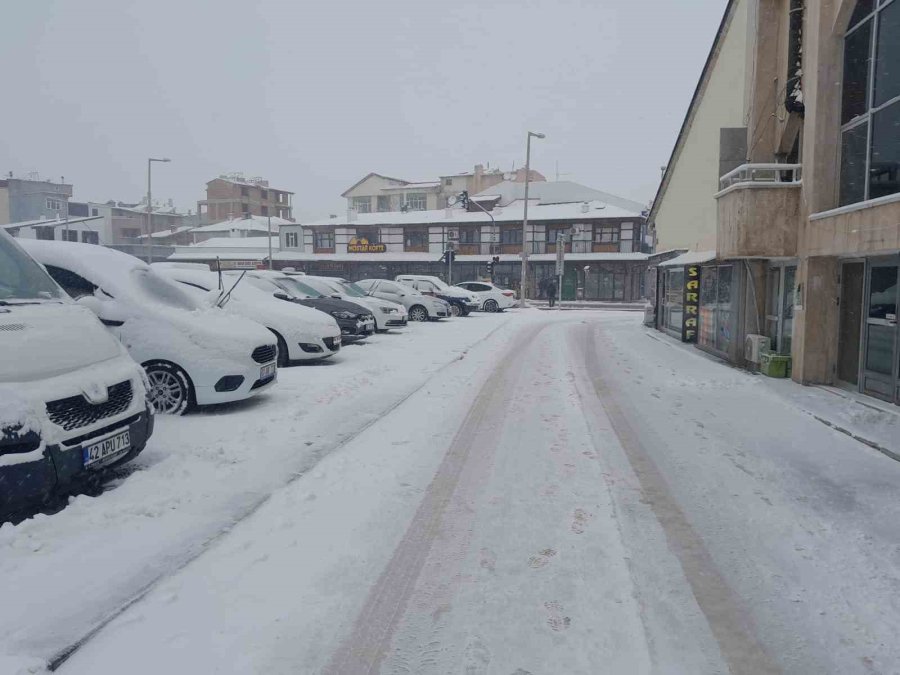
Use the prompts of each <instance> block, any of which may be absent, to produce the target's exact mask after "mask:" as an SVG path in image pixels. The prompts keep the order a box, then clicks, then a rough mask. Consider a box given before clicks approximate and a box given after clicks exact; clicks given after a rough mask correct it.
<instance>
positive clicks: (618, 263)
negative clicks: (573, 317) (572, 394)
mask: <svg viewBox="0 0 900 675" xmlns="http://www.w3.org/2000/svg"><path fill="white" fill-rule="evenodd" d="M495 187H496V186H495ZM489 191H490V189H489ZM486 208H488V212H487V213H485V212H484V211H482V210H480V209H477V208H475V209H473V210H469V211H467V210H465V209H464V208H461V207H456V208H445V209H432V210H424V211H405V212H398V211H392V212H382V213H378V212H376V213H368V214H363V213H356V212H354V211H351V212H350V214H349V216H348V217H343V218H338V217H333V218H329V219H326V220H322V221H316V222H309V223H304V224H302V225H301V224H297V223H283V224H282V225H281V228H280V238H279V241H278V246H277V247H276V250H275V251H274V252H273V255H272V264H273V266H274V267H276V268H284V267H293V268H295V269H298V270H300V271H305V272H308V273H315V274H328V275H332V276H344V277H347V278H349V279H353V280H357V279H363V278H372V277H376V278H392V277H394V276H397V275H399V274H433V275H437V276H440V277H442V278H444V279H445V280H447V281H452V280H456V281H461V280H463V279H479V278H481V279H484V278H487V277H488V276H489V272H488V262H489V261H491V260H492V259H493V258H494V257H497V258H498V259H499V262H498V264H497V265H496V266H495V269H494V280H495V281H496V282H497V283H499V284H501V285H504V286H508V287H511V288H516V289H518V288H520V285H521V278H520V275H521V252H522V249H523V245H522V235H523V227H522V221H523V215H524V203H523V202H522V201H521V200H513V201H512V202H509V203H504V204H503V205H499V204H497V203H496V200H495V201H494V202H491V203H489V204H488V206H487V207H486ZM528 216H529V221H528V229H527V233H526V237H525V244H526V247H527V250H528V252H529V260H530V276H531V278H532V282H533V287H535V288H537V287H539V282H540V281H541V280H542V279H544V278H546V277H553V276H555V275H556V256H557V252H556V249H557V246H558V245H559V244H558V242H560V241H562V240H561V239H560V236H561V235H563V234H566V235H569V234H570V233H572V239H571V241H568V242H567V243H566V245H565V246H566V256H565V257H566V262H565V268H564V269H565V271H564V275H563V297H564V298H566V299H576V298H584V299H589V300H606V301H619V302H633V301H636V300H638V299H640V298H641V297H643V295H644V292H645V276H646V275H645V272H646V269H647V261H648V258H649V255H648V252H647V251H646V249H645V246H644V243H643V242H644V237H645V218H644V215H643V214H642V213H641V212H640V211H639V210H629V209H626V208H623V207H620V206H615V205H613V204H610V203H608V202H603V201H598V200H594V201H571V202H565V203H556V202H554V203H549V204H544V203H542V202H541V200H540V199H537V198H536V199H533V200H529V214H528ZM219 243H221V240H220V241H219ZM247 243H248V242H242V243H241V245H240V246H239V247H236V250H235V251H234V253H233V255H234V256H238V258H237V259H239V260H241V261H243V262H244V263H247V264H250V263H249V262H248V261H252V260H255V261H256V264H260V265H265V264H268V253H267V251H266V250H265V249H264V248H263V247H262V246H260V247H258V248H257V249H256V250H253V249H252V248H250V247H249V246H248V245H247ZM447 250H453V251H454V253H455V255H456V258H455V261H454V263H453V265H452V268H451V266H449V265H447V264H446V263H445V262H442V261H441V258H442V256H443V254H444V252H445V251H447ZM215 253H216V252H215V251H213V250H212V249H210V248H208V247H204V248H202V249H201V248H199V247H179V248H178V249H177V250H176V255H175V256H174V257H173V259H176V260H193V261H205V262H209V260H212V259H214V256H215ZM218 253H219V254H222V253H229V255H230V254H231V253H230V252H223V251H218Z"/></svg>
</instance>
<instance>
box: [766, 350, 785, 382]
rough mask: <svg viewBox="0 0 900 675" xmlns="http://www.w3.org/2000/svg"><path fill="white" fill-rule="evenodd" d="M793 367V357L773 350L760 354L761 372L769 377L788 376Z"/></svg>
mask: <svg viewBox="0 0 900 675" xmlns="http://www.w3.org/2000/svg"><path fill="white" fill-rule="evenodd" d="M790 368H791V357H790V356H782V355H781V354H775V353H773V352H763V353H762V354H760V355H759V372H761V373H762V374H763V375H768V376H769V377H787V376H788V372H790Z"/></svg>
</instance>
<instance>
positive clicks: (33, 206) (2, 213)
mask: <svg viewBox="0 0 900 675" xmlns="http://www.w3.org/2000/svg"><path fill="white" fill-rule="evenodd" d="M71 197H72V184H71V183H66V182H65V180H64V179H61V180H60V181H59V182H56V181H53V180H42V179H41V178H40V177H39V176H38V175H37V174H29V175H28V176H27V177H26V178H15V177H14V176H13V174H12V172H10V173H9V175H8V176H7V177H6V178H3V179H2V180H0V225H5V224H7V223H20V222H25V221H32V220H40V219H54V218H59V219H60V220H64V219H65V217H66V213H67V212H68V207H67V204H68V201H69V199H70V198H71Z"/></svg>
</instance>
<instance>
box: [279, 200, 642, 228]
mask: <svg viewBox="0 0 900 675" xmlns="http://www.w3.org/2000/svg"><path fill="white" fill-rule="evenodd" d="M524 204H525V202H524V201H523V200H519V201H516V202H513V203H511V204H509V205H508V206H504V207H502V208H494V210H493V211H492V212H491V215H492V216H493V217H494V220H495V221H496V222H498V223H505V222H521V221H522V218H523V217H524V211H525V206H524ZM640 217H641V216H640V212H637V213H636V212H634V211H631V210H628V209H623V208H620V207H618V206H614V205H611V204H609V203H607V202H603V201H591V202H588V203H587V206H586V210H585V205H584V203H582V202H573V203H566V204H533V203H531V200H530V199H529V205H528V220H530V221H548V220H569V221H572V220H574V221H578V220H589V219H595V218H635V219H637V218H640ZM490 222H491V216H489V215H488V214H486V213H484V212H483V211H472V212H469V211H463V210H462V209H450V210H449V215H448V211H447V209H434V210H431V211H407V212H402V211H384V212H377V213H359V214H356V215H355V217H354V218H353V219H352V220H348V219H347V217H346V216H345V217H342V218H327V219H324V220H316V221H312V222H308V223H302V225H303V226H304V227H335V226H337V227H359V226H365V225H426V224H434V225H441V224H444V225H458V224H461V223H472V224H475V223H490ZM292 224H293V223H292Z"/></svg>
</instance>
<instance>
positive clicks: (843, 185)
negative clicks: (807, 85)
mask: <svg viewBox="0 0 900 675" xmlns="http://www.w3.org/2000/svg"><path fill="white" fill-rule="evenodd" d="M898 192H900V2H897V0H859V2H857V4H856V9H855V10H854V12H853V16H852V17H851V19H850V24H849V27H848V29H847V32H846V33H845V35H844V77H843V90H842V92H841V164H840V197H839V199H840V205H841V206H843V205H846V204H854V203H856V202H861V201H865V200H868V199H877V198H878V197H885V196H887V195H891V194H896V193H898Z"/></svg>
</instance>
